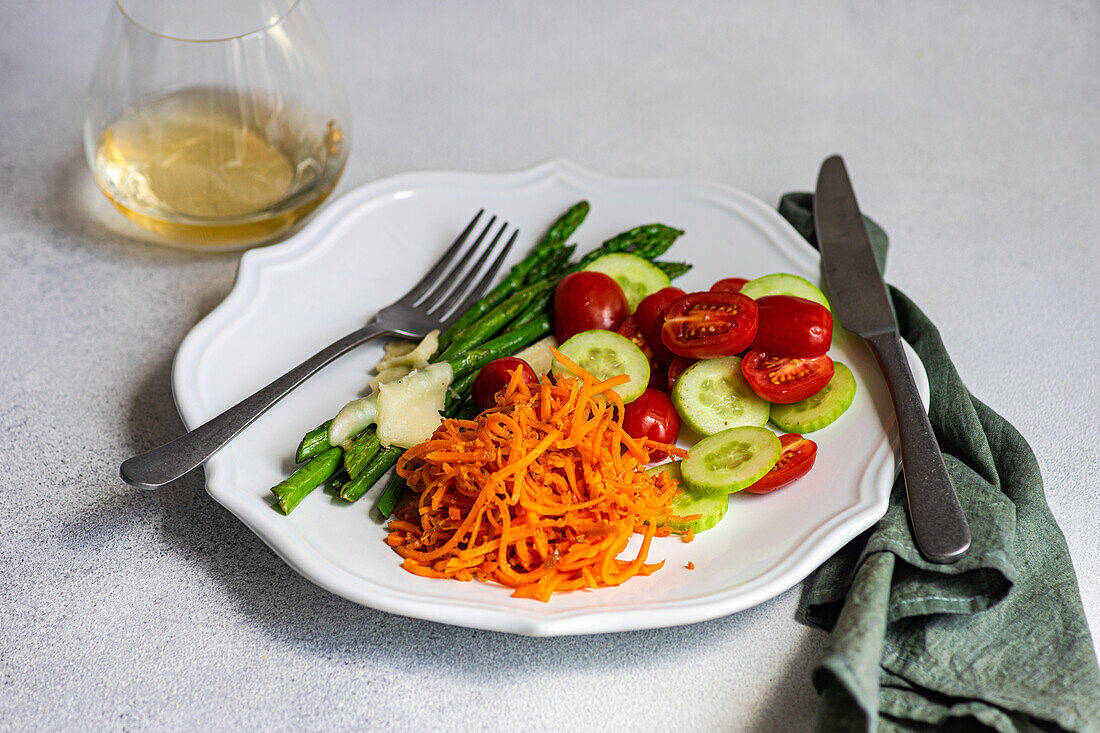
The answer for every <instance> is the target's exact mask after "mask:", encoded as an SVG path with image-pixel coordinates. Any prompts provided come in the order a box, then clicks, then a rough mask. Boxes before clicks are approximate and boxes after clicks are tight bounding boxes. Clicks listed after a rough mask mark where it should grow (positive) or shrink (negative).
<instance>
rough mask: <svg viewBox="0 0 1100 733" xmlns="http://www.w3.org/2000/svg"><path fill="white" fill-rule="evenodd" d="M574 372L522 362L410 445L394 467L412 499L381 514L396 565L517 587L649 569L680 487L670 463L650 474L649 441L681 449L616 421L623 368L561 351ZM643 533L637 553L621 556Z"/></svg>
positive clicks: (530, 593) (551, 587) (608, 582)
mask: <svg viewBox="0 0 1100 733" xmlns="http://www.w3.org/2000/svg"><path fill="white" fill-rule="evenodd" d="M554 357H555V358H556V359H557V360H558V362H559V363H561V364H563V365H564V366H565V367H566V368H567V369H569V370H570V371H571V372H573V373H574V374H576V375H578V377H577V378H573V377H570V376H558V377H556V378H555V379H553V380H551V379H549V378H547V379H544V380H543V382H542V384H541V385H528V384H527V383H526V382H525V381H524V380H523V379H522V374H521V372H520V370H518V369H517V370H516V371H515V373H514V374H513V375H512V379H511V381H510V382H509V384H508V386H507V388H505V389H504V390H502V391H501V392H500V393H499V394H498V395H497V406H496V407H495V408H493V409H490V410H487V411H485V412H483V413H482V414H480V415H478V416H477V418H476V419H474V420H458V419H447V420H444V421H443V423H442V424H441V425H440V426H439V428H438V429H437V430H436V431H435V434H434V435H433V436H432V438H431V439H430V440H428V441H425V442H424V443H421V444H420V445H418V446H416V447H414V448H411V449H409V450H408V451H406V452H405V454H404V455H403V456H402V458H401V460H400V461H399V462H398V464H397V472H398V474H400V475H401V476H402V477H403V478H405V479H406V481H407V482H408V484H409V487H410V488H411V489H412V491H413V493H414V497H415V499H414V501H413V502H412V503H411V504H409V505H408V506H406V507H404V508H403V509H401V510H400V511H399V512H398V513H397V515H396V517H395V519H393V520H392V521H391V522H390V523H389V525H388V529H389V530H390V532H389V535H388V537H387V539H386V541H387V543H388V544H389V545H390V546H391V547H393V549H394V550H395V551H396V552H397V553H398V554H399V555H401V557H403V558H404V562H403V563H402V567H404V568H405V569H406V570H408V571H409V572H411V573H415V574H417V575H422V576H426V577H431V578H453V579H456V580H466V581H468V580H480V581H486V582H497V583H500V584H502V585H504V586H507V587H510V588H514V589H515V590H514V592H513V593H512V595H513V596H516V597H520V598H534V599H537V600H540V601H548V600H549V599H550V596H551V595H552V594H553V593H555V592H561V591H569V590H576V589H581V588H600V587H605V586H614V585H620V584H621V583H623V582H625V581H626V580H628V579H629V578H631V577H633V576H635V575H650V574H652V573H654V572H656V571H657V570H658V569H660V568H661V566H662V565H663V564H664V562H663V561H662V562H659V563H647V562H646V558H647V556H648V553H649V548H650V543H651V541H652V540H653V538H654V537H655V536H665V535H667V534H669V530H668V529H667V528H666V527H663V526H659V525H660V522H659V519H660V518H661V517H663V516H665V515H667V514H668V506H669V504H670V503H671V502H672V500H673V499H675V498H676V496H677V495H678V493H679V490H678V488H677V485H676V483H675V482H674V481H671V480H670V479H669V478H668V476H667V474H665V473H661V474H660V475H659V476H649V475H648V474H646V472H645V466H646V463H647V462H648V459H649V451H650V450H662V451H665V452H667V453H669V454H670V455H673V456H679V457H683V456H684V455H686V452H685V451H683V450H681V449H680V448H677V447H676V446H674V445H665V444H663V443H657V442H656V441H652V440H649V439H648V438H641V439H635V438H632V437H630V436H629V435H627V433H626V432H625V431H624V430H623V428H622V419H623V418H622V416H623V403H622V398H621V397H619V395H618V394H617V393H616V392H615V389H614V388H615V387H617V386H620V385H622V384H624V383H625V382H626V381H628V379H629V378H628V377H626V376H625V375H621V376H618V377H613V378H611V379H608V380H605V381H602V382H601V381H599V380H598V379H596V378H595V377H593V376H592V375H591V374H589V373H587V372H586V371H584V370H583V369H581V368H580V367H579V366H577V365H576V364H574V363H573V362H571V361H570V360H569V359H568V358H566V357H565V356H563V355H562V354H560V353H559V352H557V351H555V352H554ZM634 533H640V534H641V535H642V536H643V537H642V543H641V548H640V550H639V551H638V554H637V556H636V557H634V558H633V559H630V560H620V559H618V555H619V554H620V553H621V552H622V551H623V550H624V549H625V548H626V546H627V543H628V542H629V540H630V538H631V535H633V534H634Z"/></svg>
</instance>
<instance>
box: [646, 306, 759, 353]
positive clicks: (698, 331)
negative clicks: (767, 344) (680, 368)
mask: <svg viewBox="0 0 1100 733" xmlns="http://www.w3.org/2000/svg"><path fill="white" fill-rule="evenodd" d="M756 310H757V309H756V301H754V300H753V299H752V298H750V297H748V296H746V295H742V294H741V293H691V294H689V295H685V296H683V297H682V298H678V299H676V300H674V301H672V304H671V305H669V307H668V310H666V311H665V323H664V325H663V326H662V327H661V340H662V341H663V342H664V344H665V346H667V347H668V348H669V351H671V352H672V353H673V354H676V355H677V356H686V357H689V358H691V359H709V358H711V357H715V356H729V355H731V354H736V353H738V352H741V351H744V350H745V349H747V348H748V347H749V344H751V343H752V340H753V339H754V338H755V337H756V322H757V315H756Z"/></svg>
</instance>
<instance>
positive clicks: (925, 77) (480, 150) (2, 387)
mask: <svg viewBox="0 0 1100 733" xmlns="http://www.w3.org/2000/svg"><path fill="white" fill-rule="evenodd" d="M316 5H317V7H318V10H319V12H320V14H321V16H322V18H323V19H324V21H325V22H326V26H327V28H328V30H329V34H330V37H331V39H332V43H333V46H334V49H335V55H336V57H337V58H338V59H339V60H340V61H341V63H342V64H343V73H344V76H345V80H346V83H347V86H348V89H349V95H350V97H351V100H352V106H353V115H354V134H355V141H354V150H353V154H352V160H351V163H350V165H349V168H348V170H347V173H346V174H345V178H344V181H343V182H342V183H341V186H340V189H339V190H347V189H349V188H350V187H352V186H354V185H356V184H358V183H362V182H365V181H368V180H372V179H374V178H377V177H379V176H382V175H388V174H392V173H397V172H402V171H408V170H416V169H425V168H431V169H469V170H485V171H497V170H513V169H516V168H521V167H525V166H527V165H529V164H531V163H534V162H537V161H540V160H543V159H546V158H549V157H553V156H564V157H568V158H571V159H573V160H576V161H578V162H580V163H582V164H583V165H586V166H588V167H591V168H593V169H595V170H599V171H604V172H607V173H611V174H616V175H643V176H669V175H671V176H685V177H692V178H705V179H713V180H719V181H724V182H727V183H730V184H733V185H735V186H738V187H740V188H743V189H745V190H747V191H749V192H751V193H754V194H756V195H757V196H759V197H761V198H763V199H764V200H766V201H769V202H773V203H774V202H775V201H776V200H777V199H778V196H779V195H780V194H781V193H782V192H783V191H786V190H789V189H794V188H801V189H805V188H808V187H810V186H812V184H813V180H814V177H815V175H816V171H817V166H818V164H819V162H820V160H821V159H822V158H823V157H824V156H825V155H827V154H829V153H833V152H841V153H843V154H844V155H845V157H846V159H847V161H848V165H849V169H850V171H851V173H852V176H853V179H854V181H855V185H856V189H857V191H858V193H859V195H860V201H861V203H862V205H863V207H864V209H865V210H866V211H867V212H869V213H870V214H871V215H872V216H874V217H875V218H876V219H877V220H878V221H879V222H880V223H881V224H882V225H883V226H884V227H885V228H886V229H887V230H888V231H889V232H890V234H891V236H892V238H893V243H894V246H893V251H892V255H891V260H890V265H889V269H888V276H889V277H890V279H891V280H892V281H893V282H894V283H895V284H897V285H898V286H900V287H901V288H902V289H903V290H905V291H906V292H907V293H908V294H909V295H910V296H911V297H913V299H914V300H916V301H917V302H918V303H919V304H920V305H921V307H922V308H923V309H925V311H926V312H927V313H928V314H929V315H930V316H931V317H932V318H933V319H934V320H935V321H936V322H937V323H938V324H939V326H940V328H941V331H942V333H943V336H944V340H945V342H946V343H947V346H948V348H949V350H950V351H951V353H952V355H953V356H954V358H955V360H956V363H957V365H958V368H959V371H960V372H961V374H962V376H963V378H964V379H965V380H966V382H967V383H968V385H969V386H970V387H971V389H972V390H973V391H974V393H975V394H976V395H977V396H978V397H979V398H981V399H982V400H984V401H985V402H987V403H988V404H990V405H992V406H993V407H994V408H996V409H997V410H998V411H1000V412H1002V414H1004V415H1005V416H1007V417H1008V418H1009V419H1010V420H1011V421H1012V422H1013V423H1014V424H1015V425H1016V426H1017V427H1018V428H1019V429H1020V431H1021V432H1022V433H1023V434H1024V435H1025V437H1027V438H1028V439H1029V440H1030V441H1031V444H1032V446H1033V447H1034V449H1035V451H1036V453H1037V455H1038V457H1039V462H1040V464H1041V466H1042V469H1043V473H1044V476H1045V479H1046V488H1047V495H1048V498H1049V501H1050V504H1051V507H1052V509H1053V511H1054V514H1055V516H1056V517H1057V518H1058V520H1059V522H1060V523H1061V526H1062V528H1063V531H1064V532H1065V534H1066V537H1067V540H1068V542H1069V546H1070V549H1071V551H1072V553H1073V557H1074V561H1075V565H1076V568H1077V573H1078V576H1079V578H1080V581H1081V591H1082V596H1083V600H1084V603H1085V608H1086V612H1087V613H1088V615H1089V618H1090V621H1091V623H1092V627H1093V630H1094V633H1095V632H1096V631H1098V630H1100V553H1098V552H1097V550H1096V548H1097V547H1100V523H1098V522H1096V521H1095V510H1094V506H1095V496H1096V493H1097V489H1098V488H1100V480H1098V479H1097V473H1098V472H1097V469H1096V462H1097V449H1096V446H1097V444H1098V442H1100V428H1098V421H1097V419H1096V415H1097V413H1100V398H1098V397H1097V393H1098V391H1100V376H1098V373H1100V372H1098V371H1097V369H1096V363H1097V361H1098V359H1100V325H1098V319H1097V315H1096V314H1097V312H1098V311H1100V294H1098V290H1097V288H1096V283H1097V282H1098V281H1100V265H1098V264H1097V256H1096V232H1097V231H1100V206H1098V205H1097V199H1096V192H1097V191H1098V190H1100V139H1098V133H1097V130H1098V129H1100V73H1098V68H1100V65H1098V64H1100V6H1097V5H1096V3H1093V2H1062V3H1044V4H1033V3H1024V2H1012V3H1007V2H978V3H969V4H966V5H965V6H963V5H959V4H957V3H947V2H931V3H919V4H918V3H904V2H884V3H869V2H866V3H865V2H844V3H834V4H830V9H828V10H826V9H825V8H824V7H823V6H821V5H820V4H819V5H813V6H811V5H807V4H803V3H789V2H781V3H773V2H756V1H754V2H745V3H737V4H732V3H731V4H728V6H727V5H725V4H723V5H722V6H719V5H718V4H707V5H704V4H702V3H699V4H687V5H685V4H683V3H672V2H648V1H647V2H640V3H621V4H620V3H583V2H579V1H577V2H563V3H543V4H537V5H536V4H515V3H487V2H467V3H461V4H460V3H437V2H429V1H428V0H416V1H414V2H405V3H378V2H371V3H356V2H351V0H343V1H339V2H338V1H337V0H316ZM93 6H94V7H93ZM692 6H694V11H695V12H689V10H690V9H691V7H692ZM81 7H82V8H85V9H87V10H88V12H87V15H82V14H81V13H76V12H73V10H72V7H71V6H67V5H63V4H53V5H50V4H45V3H31V2H28V1H26V0H24V1H22V2H19V1H15V0H12V1H10V2H7V3H6V4H5V10H6V11H7V12H6V13H5V17H6V18H7V19H8V21H9V22H6V23H4V24H3V25H0V99H3V109H4V115H3V117H4V125H3V134H2V135H0V191H2V193H0V340H2V344H3V348H2V350H0V374H2V375H3V376H2V378H0V461H2V465H3V481H2V482H0V497H2V499H3V506H4V509H3V511H2V512H0V613H2V614H3V617H4V624H3V627H4V631H3V634H0V680H2V683H0V684H2V687H0V728H11V729H25V728H66V729H73V730H75V729H83V728H87V727H94V728H100V729H134V728H144V727H168V728H200V727H202V728H223V729H228V728H234V727H239V726H241V725H248V726H261V725H262V726H263V727H271V728H292V727H293V728H301V727H310V728H321V727H326V728H348V727H352V726H353V725H360V726H363V725H366V727H369V728H371V729H378V730H386V729H393V730H397V729H408V728H410V727H415V728H417V729H436V728H444V727H447V728H456V729H485V730H490V729H502V728H504V727H505V726H504V722H503V721H506V720H507V721H513V722H515V721H522V722H521V726H522V727H525V728H530V729H535V730H551V729H558V728H562V727H570V726H572V727H576V726H578V725H586V726H591V727H601V724H602V727H604V728H612V729H621V728H627V727H632V728H635V729H640V730H655V729H664V728H667V727H668V726H669V724H670V723H671V724H674V725H676V726H677V727H681V728H683V727H686V728H688V729H701V730H707V729H711V730H718V729H735V730H749V731H772V730H806V729H808V728H809V726H810V723H809V720H810V716H811V715H812V713H813V709H814V704H815V696H814V693H813V689H812V686H811V684H810V681H809V671H810V669H811V667H812V665H813V662H814V660H815V658H816V657H817V655H818V653H819V651H820V649H821V644H822V640H823V639H824V636H823V635H822V634H821V633H819V632H817V631H813V630H810V629H807V628H805V627H804V626H801V625H800V624H799V623H798V622H797V621H796V612H797V607H798V602H799V589H798V588H795V589H793V590H791V591H789V592H787V593H785V594H783V595H782V596H780V597H778V598H776V599H775V600H773V601H771V602H768V603H765V604H763V605H761V606H758V607H756V608H754V609H751V610H749V611H746V612H743V613H741V614H737V615H735V616H732V617H729V618H724V619H720V620H716V621H712V622H708V623H703V624H698V625H695V626H690V627H683V628H675V629H667V630H661V631H654V632H639V633H630V634H621V635H608V636H599V637H581V638H566V639H558V640H554V639H548V640H547V639H544V640H537V639H525V638H516V637H509V636H503V635H497V634H490V633H482V632H476V631H469V630H464V629H457V628H451V627H446V626H440V625H435V624H430V623H425V622H417V621H409V620H406V619H403V618H399V617H395V616H389V615H386V614H382V613H377V612H374V611H370V610H367V609H363V608H359V607H357V606H354V605H352V604H350V603H347V602H345V601H343V600H340V599H338V598H336V597H334V596H331V595H329V594H327V593H325V592H324V591H321V590H320V589H318V588H316V587H314V586H312V585H311V584H309V583H308V582H306V581H304V580H302V579H301V578H299V577H298V576H296V575H295V574H294V573H292V572H291V571H290V570H288V569H287V568H286V567H285V566H284V565H283V564H282V563H281V562H280V561H279V560H278V559H277V558H276V557H275V556H274V555H273V554H272V553H271V552H270V551H269V550H267V549H266V547H265V546H264V545H263V544H262V543H261V542H260V541H259V540H258V539H256V538H255V537H254V536H253V535H251V534H250V533H249V532H248V531H247V530H246V529H245V528H244V527H243V526H242V525H240V524H239V523H237V522H236V520H234V519H233V518H232V517H230V516H229V515H228V514H227V513H226V512H224V511H223V510H221V509H220V508H219V507H218V506H217V505H216V504H214V502H213V501H212V500H210V499H209V498H208V497H207V496H206V494H205V493H204V492H203V486H202V478H201V476H200V475H197V474H196V475H193V476H189V477H187V478H185V479H184V480H181V481H180V482H178V483H177V484H175V485H173V486H171V487H169V488H166V489H164V490H162V491H159V492H156V493H142V492H138V491H136V490H134V489H130V488H127V487H125V486H124V485H123V484H122V483H121V482H120V481H119V480H118V479H117V467H118V464H119V462H120V461H121V460H122V459H123V458H125V457H126V456H128V455H130V454H131V453H133V452H135V451H138V450H143V449H146V448H149V447H152V446H153V445H155V444H158V443H160V442H162V441H164V440H166V439H168V438H170V437H173V436H174V435H176V434H177V433H178V432H179V431H180V430H181V423H180V422H179V419H178V417H177V416H176V413H175V411H174V408H173V407H172V404H171V396H170V385H169V368H170V364H171V360H172V355H173V353H174V351H175V348H176V346H177V344H178V343H179V341H180V340H181V339H182V338H183V336H184V334H185V333H186V332H187V331H188V329H190V328H191V326H192V325H194V323H195V322H197V321H198V319H200V318H201V317H202V316H203V315H204V314H206V313H207V312H208V311H209V310H210V309H211V308H213V307H214V306H215V305H216V304H217V303H218V302H219V301H220V300H221V298H223V297H224V296H225V294H226V293H227V292H228V291H229V288H230V286H231V284H232V280H233V273H234V268H235V265H236V260H237V256H236V255H232V254H229V255H196V254H191V253H186V252H178V251H174V250H167V249H162V248H157V247H152V246H150V245H148V244H144V243H142V242H141V241H139V240H138V239H135V238H134V234H135V233H134V230H133V229H131V228H130V227H129V226H128V224H127V223H126V222H124V221H123V220H122V219H121V217H120V216H119V215H117V214H115V213H114V212H113V210H111V209H110V207H109V205H108V204H107V203H106V201H105V200H103V199H102V198H101V197H100V196H99V194H98V193H96V192H95V191H94V189H93V187H92V185H91V182H90V177H89V174H88V173H87V171H86V169H85V167H84V160H83V153H82V151H81V148H80V122H81V118H82V114H83V99H84V93H85V89H86V85H87V81H88V77H89V74H90V66H91V63H92V59H93V56H94V54H95V50H96V47H97V43H98V37H99V33H100V28H101V27H102V26H101V24H102V22H103V19H104V17H105V15H106V7H107V3H106V2H105V1H104V2H101V3H85V4H81ZM42 446H48V447H47V448H46V449H45V450H43V448H42ZM504 711H507V712H506V713H505V712H504Z"/></svg>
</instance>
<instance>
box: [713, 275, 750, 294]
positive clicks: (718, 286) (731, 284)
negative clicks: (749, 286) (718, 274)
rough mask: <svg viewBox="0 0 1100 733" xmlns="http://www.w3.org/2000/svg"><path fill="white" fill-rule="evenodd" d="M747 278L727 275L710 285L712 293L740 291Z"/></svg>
mask: <svg viewBox="0 0 1100 733" xmlns="http://www.w3.org/2000/svg"><path fill="white" fill-rule="evenodd" d="M747 282H748V280H747V279H745V278H743V277H727V278H724V279H722V280H719V281H718V282H716V283H714V284H713V285H711V286H710V292H712V293H740V292H741V288H743V287H745V283H747Z"/></svg>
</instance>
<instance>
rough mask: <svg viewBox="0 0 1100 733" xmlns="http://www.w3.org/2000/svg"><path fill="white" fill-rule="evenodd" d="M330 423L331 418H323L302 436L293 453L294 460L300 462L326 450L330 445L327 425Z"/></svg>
mask: <svg viewBox="0 0 1100 733" xmlns="http://www.w3.org/2000/svg"><path fill="white" fill-rule="evenodd" d="M331 424H332V420H325V421H324V422H323V423H321V424H320V425H318V426H317V427H315V428H314V429H313V430H310V431H309V432H308V433H306V434H305V437H304V438H302V442H301V443H299V444H298V450H297V452H296V453H295V454H294V462H295V463H302V462H303V461H306V460H309V459H310V458H313V456H315V455H317V454H318V453H320V452H322V451H325V450H328V449H329V448H330V447H331V446H330V445H329V444H328V426H329V425H331Z"/></svg>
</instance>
